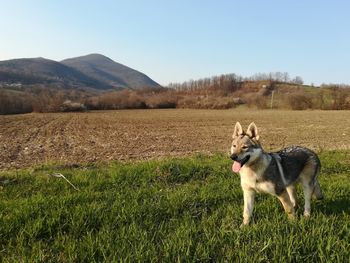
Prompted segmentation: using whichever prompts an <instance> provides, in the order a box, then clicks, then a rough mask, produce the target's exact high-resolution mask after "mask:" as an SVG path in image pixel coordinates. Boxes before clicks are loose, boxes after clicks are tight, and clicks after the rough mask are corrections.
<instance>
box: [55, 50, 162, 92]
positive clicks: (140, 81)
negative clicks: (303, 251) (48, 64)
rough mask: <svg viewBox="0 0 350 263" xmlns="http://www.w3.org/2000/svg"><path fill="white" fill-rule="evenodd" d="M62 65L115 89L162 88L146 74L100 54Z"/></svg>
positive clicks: (69, 61) (71, 60)
mask: <svg viewBox="0 0 350 263" xmlns="http://www.w3.org/2000/svg"><path fill="white" fill-rule="evenodd" d="M61 63H62V64H64V65H66V66H69V67H71V68H74V69H76V70H78V71H80V72H82V73H84V74H85V75H87V76H89V77H91V78H93V79H96V80H98V81H100V82H102V83H105V84H106V85H107V86H110V87H114V88H118V87H127V88H135V89H138V88H144V87H160V85H159V84H158V83H156V82H155V81H154V80H152V79H151V78H149V77H148V76H146V75H145V74H143V73H141V72H139V71H137V70H134V69H132V68H129V67H127V66H125V65H122V64H119V63H117V62H115V61H113V60H111V59H110V58H108V57H106V56H103V55H100V54H90V55H87V56H82V57H76V58H70V59H66V60H63V61H61Z"/></svg>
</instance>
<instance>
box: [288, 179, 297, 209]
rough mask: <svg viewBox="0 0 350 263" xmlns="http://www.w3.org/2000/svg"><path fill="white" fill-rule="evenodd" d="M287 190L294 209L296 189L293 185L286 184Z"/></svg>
mask: <svg viewBox="0 0 350 263" xmlns="http://www.w3.org/2000/svg"><path fill="white" fill-rule="evenodd" d="M287 192H288V194H289V198H290V201H291V202H292V204H293V207H294V209H295V208H296V207H297V191H296V190H295V186H294V185H289V186H287Z"/></svg>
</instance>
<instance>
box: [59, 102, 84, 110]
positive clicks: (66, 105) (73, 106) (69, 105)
mask: <svg viewBox="0 0 350 263" xmlns="http://www.w3.org/2000/svg"><path fill="white" fill-rule="evenodd" d="M61 111H63V112H71V111H75V112H77V111H86V106H85V105H84V104H82V103H80V102H73V101H70V100H66V101H64V102H63V104H62V106H61Z"/></svg>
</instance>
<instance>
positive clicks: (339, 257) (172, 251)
mask: <svg viewBox="0 0 350 263" xmlns="http://www.w3.org/2000/svg"><path fill="white" fill-rule="evenodd" d="M349 157H350V153H349V152H325V153H321V161H322V164H323V170H322V174H321V177H320V183H321V187H322V189H323V192H324V194H325V196H326V199H325V200H323V201H317V202H315V201H314V202H313V203H312V208H313V213H312V216H311V218H309V219H304V218H303V217H302V208H299V209H298V211H297V213H298V219H297V220H296V221H295V222H289V221H288V219H287V218H286V216H285V215H284V213H283V211H282V207H281V205H280V204H279V202H278V200H277V198H275V197H272V196H269V195H257V198H256V207H255V212H254V223H253V224H252V225H250V226H249V227H246V228H244V229H240V228H239V226H240V224H241V220H242V206H243V201H242V190H241V188H240V182H239V177H238V176H237V175H235V174H233V173H232V172H231V171H230V165H231V162H230V160H229V159H228V158H227V157H226V156H222V155H214V156H203V155H198V156H195V157H191V158H183V159H166V160H161V161H147V162H139V163H134V164H131V163H129V164H120V163H113V164H110V165H103V166H102V165H101V166H90V167H86V168H82V167H80V168H65V167H59V166H48V167H39V168H35V169H34V168H33V169H31V170H19V171H10V172H1V173H0V177H1V180H0V181H1V182H4V181H5V180H10V183H8V184H1V190H0V195H1V197H0V209H1V214H0V261H1V262H102V261H106V262H119V261H123V262H125V261H127V262H128V261H129V262H138V261H148V262H176V261H181V262H194V261H200V262H203V261H204V262H205V261H219V262H220V261H229V262H347V260H348V259H349V258H350V245H349V244H350V210H349V209H350V195H349V193H350V180H349V179H350V163H349V160H350V158H349ZM53 172H60V173H62V174H64V175H65V176H66V177H67V178H68V179H69V180H70V181H71V182H72V183H73V184H75V185H76V186H77V187H78V188H79V189H80V191H76V190H74V189H73V188H72V187H71V186H70V185H69V184H68V183H67V182H65V181H64V180H63V179H60V178H54V177H51V176H49V174H51V173H53ZM300 194H301V193H300V189H299V195H300ZM300 201H303V200H302V198H301V200H300Z"/></svg>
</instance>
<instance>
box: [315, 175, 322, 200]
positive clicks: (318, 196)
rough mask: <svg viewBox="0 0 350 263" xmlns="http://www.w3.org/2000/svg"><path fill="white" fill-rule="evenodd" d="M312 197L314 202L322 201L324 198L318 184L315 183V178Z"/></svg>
mask: <svg viewBox="0 0 350 263" xmlns="http://www.w3.org/2000/svg"><path fill="white" fill-rule="evenodd" d="M312 196H313V197H314V198H315V199H316V200H322V199H323V198H324V196H323V194H322V191H321V187H320V183H319V182H318V181H317V178H316V179H315V188H314V192H313V193H312Z"/></svg>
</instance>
